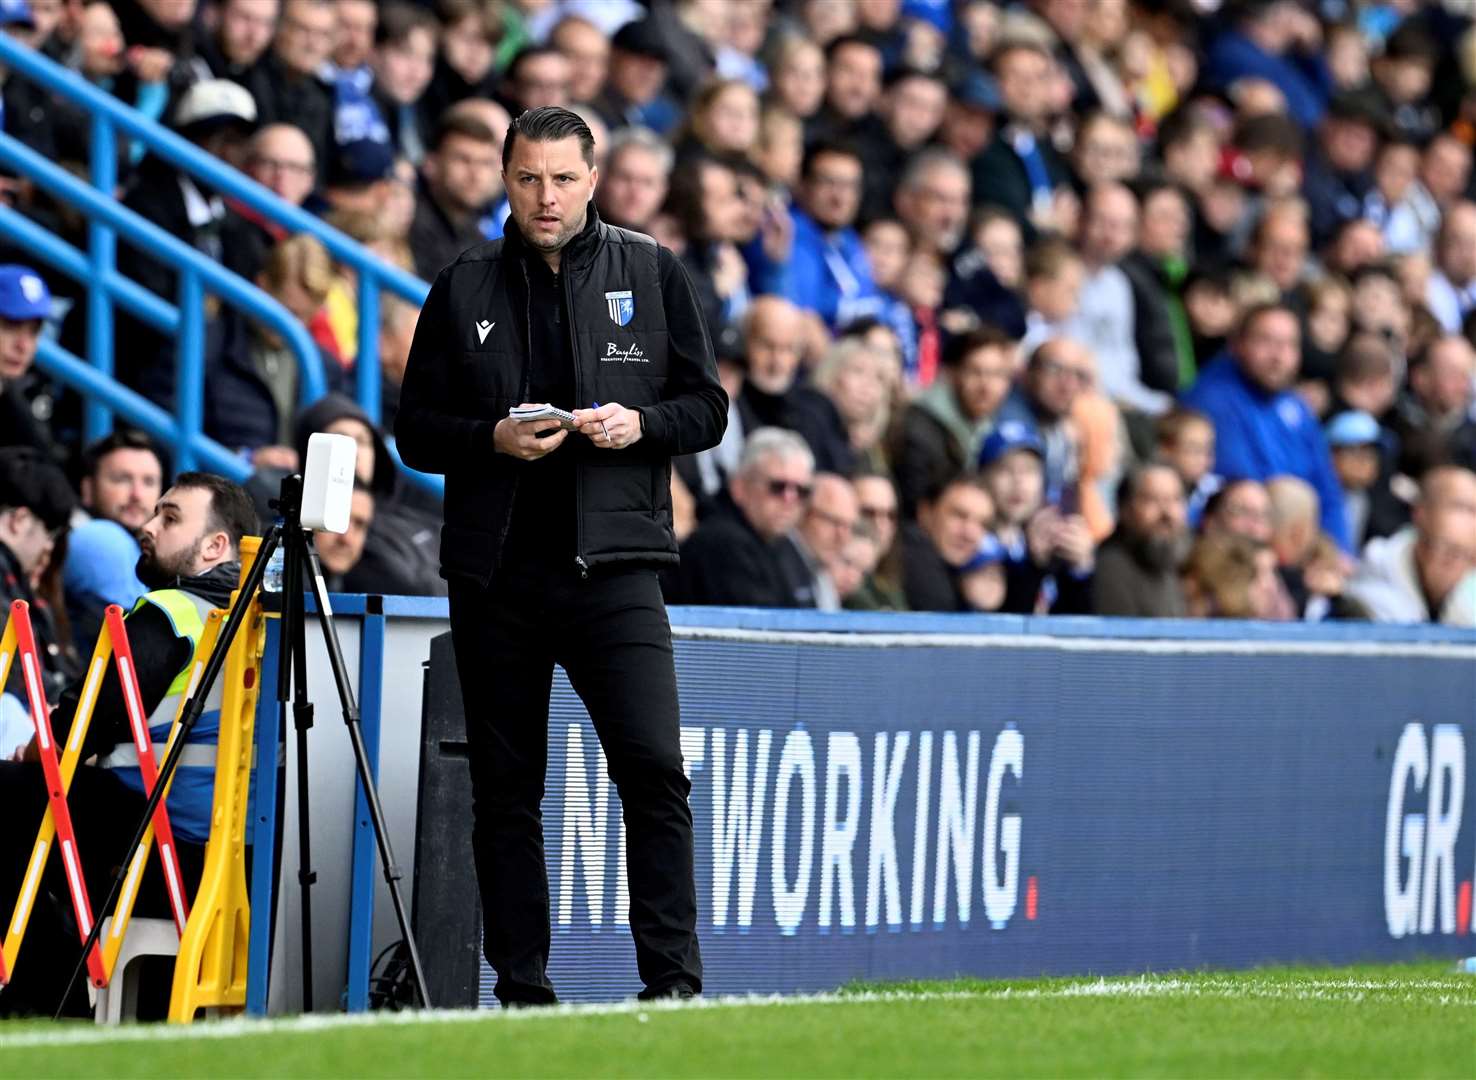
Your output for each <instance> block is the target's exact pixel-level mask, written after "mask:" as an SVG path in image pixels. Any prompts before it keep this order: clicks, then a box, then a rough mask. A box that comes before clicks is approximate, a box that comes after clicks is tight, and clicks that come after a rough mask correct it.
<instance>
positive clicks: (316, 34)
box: [247, 0, 338, 162]
mask: <svg viewBox="0 0 1476 1080" xmlns="http://www.w3.org/2000/svg"><path fill="white" fill-rule="evenodd" d="M337 30H338V14H337V12H336V11H335V10H334V5H333V4H330V3H326V2H325V0H287V2H286V3H285V4H283V5H282V19H281V22H280V23H279V24H278V26H277V36H276V38H275V39H273V41H272V50H271V52H269V53H267V55H266V56H264V57H262V58H261V61H260V62H259V63H258V64H257V65H256V67H255V68H253V69H252V71H251V78H250V82H249V83H247V89H248V90H250V91H251V96H252V97H254V98H256V108H257V111H258V113H259V114H260V116H261V122H262V123H263V124H292V125H294V126H295V127H299V128H301V129H302V130H303V131H304V132H306V133H307V137H308V139H309V140H310V141H311V142H312V144H313V156H314V157H315V158H316V159H317V160H318V161H323V162H327V161H332V160H333V87H332V85H331V84H329V83H328V82H326V81H325V80H324V79H323V77H322V75H321V72H322V71H323V66H324V65H325V64H326V63H327V62H328V58H329V57H330V56H331V55H332V54H333V43H334V40H335V35H336V34H337Z"/></svg>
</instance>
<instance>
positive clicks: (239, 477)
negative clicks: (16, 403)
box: [36, 339, 252, 483]
mask: <svg viewBox="0 0 1476 1080" xmlns="http://www.w3.org/2000/svg"><path fill="white" fill-rule="evenodd" d="M36 366H37V367H39V368H40V369H41V370H42V371H44V372H46V373H47V374H48V375H50V376H51V377H52V378H54V379H55V380H56V381H57V382H59V383H62V384H63V385H65V386H68V387H71V388H72V389H73V390H76V391H77V392H78V393H79V394H88V395H91V396H94V397H98V398H101V399H103V400H104V401H105V402H106V403H107V407H108V408H109V409H111V410H112V411H113V412H116V413H117V414H118V415H119V416H121V417H123V419H125V420H127V421H128V422H129V423H130V424H131V425H133V426H134V427H136V428H138V429H139V430H140V431H143V432H144V433H146V434H148V435H151V436H153V437H154V438H155V439H157V440H159V442H161V443H167V442H173V441H175V440H176V439H177V438H178V436H179V431H178V425H176V424H175V422H174V418H173V417H172V416H170V415H169V414H168V413H167V412H165V411H164V410H163V409H161V408H159V406H157V405H155V404H154V403H153V402H152V401H150V400H149V399H148V398H146V397H144V396H143V395H142V394H140V393H138V392H137V391H134V390H130V389H128V387H126V386H124V385H123V384H122V383H120V382H117V381H116V380H114V379H111V378H109V377H108V376H106V375H104V374H102V373H101V372H100V371H98V370H97V369H96V368H95V367H93V366H92V365H91V364H89V363H87V362H86V361H84V360H81V359H79V358H77V357H76V356H73V355H72V354H71V353H69V352H68V351H67V350H66V349H63V348H62V347H61V346H60V345H58V344H57V343H56V342H54V341H48V340H45V339H43V340H42V341H40V342H38V343H37V347H36ZM189 447H190V451H191V456H192V457H193V459H194V462H195V464H196V465H200V466H203V467H205V468H206V469H209V470H210V471H211V472H217V473H220V474H221V475H222V476H224V477H226V478H227V479H229V480H235V481H236V482H237V483H242V482H244V481H245V480H246V478H247V477H249V476H250V475H251V473H252V468H251V465H250V463H249V462H247V461H246V459H245V458H243V457H241V455H239V454H234V453H232V452H231V451H229V450H227V449H226V448H225V447H224V446H221V445H220V443H218V442H216V441H215V440H214V439H212V438H210V436H208V435H205V434H202V433H200V432H195V433H194V435H193V436H192V437H191V439H190V443H189Z"/></svg>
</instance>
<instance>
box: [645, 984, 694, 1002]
mask: <svg viewBox="0 0 1476 1080" xmlns="http://www.w3.org/2000/svg"><path fill="white" fill-rule="evenodd" d="M700 993H701V992H700V991H698V990H694V989H693V988H692V984H691V983H684V982H676V983H672V984H671V985H670V986H664V987H662V988H661V989H660V990H642V991H641V992H640V993H639V994H637V995H636V997H637V998H638V999H639V1000H641V1001H691V1000H692V999H693V998H696V997H699V996H700Z"/></svg>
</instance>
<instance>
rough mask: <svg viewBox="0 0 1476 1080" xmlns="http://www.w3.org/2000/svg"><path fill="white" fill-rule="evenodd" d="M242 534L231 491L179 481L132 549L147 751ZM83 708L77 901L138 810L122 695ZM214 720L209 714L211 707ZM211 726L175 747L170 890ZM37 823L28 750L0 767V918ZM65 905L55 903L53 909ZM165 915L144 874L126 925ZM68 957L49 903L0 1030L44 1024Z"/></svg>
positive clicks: (221, 600)
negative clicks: (142, 588)
mask: <svg viewBox="0 0 1476 1080" xmlns="http://www.w3.org/2000/svg"><path fill="white" fill-rule="evenodd" d="M255 531H256V513H255V511H254V509H253V508H252V505H251V500H250V498H249V497H248V496H247V494H246V492H245V491H244V490H242V488H241V487H240V486H239V485H237V484H233V483H232V482H231V481H229V480H225V479H223V478H221V477H219V476H215V475H213V474H210V473H200V472H187V473H181V474H180V475H179V477H178V478H176V480H175V483H174V486H173V487H171V488H170V489H169V490H168V491H166V492H165V493H164V496H163V497H162V498H161V499H160V500H159V503H158V505H157V506H156V507H155V508H154V512H153V516H151V517H150V518H149V519H148V521H146V522H145V523H144V525H143V528H142V530H141V534H140V538H141V543H142V545H143V554H142V555H141V556H140V558H139V561H138V575H139V577H140V578H141V579H142V580H143V582H144V584H145V585H147V586H148V587H149V589H150V591H149V592H148V593H146V594H145V595H144V596H143V598H142V599H141V600H139V602H138V605H137V606H136V607H135V608H134V609H133V610H132V611H131V612H130V613H129V615H128V617H127V619H126V621H125V625H126V627H127V629H128V641H129V644H130V646H131V647H132V651H133V656H134V661H135V671H136V674H137V677H138V690H139V696H140V699H141V702H142V705H143V709H144V712H145V714H146V715H147V717H148V724H149V731H150V734H151V736H152V739H153V743H154V746H155V747H161V746H163V745H164V741H165V739H166V737H167V736H168V733H169V729H170V727H171V725H172V724H173V722H174V716H175V713H176V711H177V710H178V708H179V706H180V704H181V699H182V698H183V697H184V696H185V692H186V687H187V684H188V675H189V670H190V664H191V662H192V661H193V659H194V656H195V650H196V648H197V647H198V646H199V643H200V639H201V637H202V636H203V634H204V629H205V623H206V619H207V617H208V615H209V613H210V611H211V610H212V609H214V608H224V607H226V606H227V605H228V604H229V603H230V596H231V592H232V590H234V589H235V588H236V586H237V585H238V583H239V580H240V576H241V566H240V562H239V557H240V556H239V552H240V544H241V538H242V537H243V536H245V535H247V534H249V533H254V532H255ZM84 689H85V684H84V683H83V681H82V680H77V681H75V682H73V683H72V684H71V685H70V686H69V687H68V688H67V689H66V690H65V692H63V693H62V695H61V698H60V701H59V703H58V704H57V706H56V708H55V709H54V710H53V712H52V715H51V726H52V734H53V736H54V737H55V739H56V741H57V743H62V742H64V741H65V740H66V738H67V734H68V732H69V731H70V730H71V726H72V722H73V718H74V716H75V715H76V712H77V708H78V702H79V701H80V700H81V698H82V697H83V692H84ZM96 692H97V704H96V706H95V708H94V711H93V714H92V722H91V724H90V725H89V727H88V729H87V736H86V739H85V740H84V742H83V744H82V757H83V759H87V758H92V757H96V758H97V759H98V760H97V763H96V764H89V765H82V766H80V767H79V768H78V770H77V773H76V776H75V777H74V779H73V782H72V788H71V791H70V793H69V794H68V796H67V804H68V806H69V807H70V809H71V813H72V824H73V827H74V828H75V829H76V832H77V846H78V848H79V850H80V852H81V856H82V869H83V873H84V876H85V878H86V880H87V883H88V886H89V890H90V891H92V894H93V896H94V897H96V896H97V895H98V890H101V889H102V888H103V887H104V886H105V884H106V883H107V881H108V880H109V879H110V878H111V876H112V874H113V872H114V868H115V867H116V866H118V865H119V864H120V863H121V861H122V859H123V857H124V855H125V854H126V852H127V847H128V843H129V841H130V840H131V839H132V837H133V832H134V829H135V827H136V825H137V823H138V818H139V815H140V814H141V813H142V811H143V807H144V803H145V797H144V787H143V778H142V776H141V775H140V773H139V768H138V754H137V751H136V750H135V749H134V743H133V737H132V735H131V733H130V729H129V726H128V718H127V715H128V714H127V711H126V709H125V708H124V701H123V689H122V686H121V685H120V683H119V681H118V676H117V671H116V669H115V668H114V667H113V666H112V665H109V666H108V668H107V671H106V673H105V674H104V675H103V678H102V681H101V683H100V685H99V686H98V687H97V690H96ZM214 708H216V709H218V708H219V702H218V699H217V700H216V701H215V703H214ZM218 731H219V725H218V724H211V723H208V722H201V723H200V724H198V725H196V727H195V729H194V730H193V731H192V732H191V733H190V735H189V737H188V738H187V739H186V741H185V750H184V757H183V758H182V759H181V764H180V768H179V772H177V773H176V774H175V780H174V785H173V787H172V788H171V789H170V795H169V800H168V805H169V816H170V820H171V823H172V824H173V826H174V836H175V840H176V844H177V850H178V854H179V861H180V867H181V869H182V870H183V872H184V877H185V881H184V886H185V888H186V889H187V890H192V889H193V888H194V885H195V883H196V882H197V881H198V880H199V876H200V870H201V867H202V865H203V861H204V844H205V841H206V840H207V839H208V838H209V835H210V811H211V804H212V800H213V797H214V776H215V743H216V737H217V734H218ZM45 809H46V784H45V782H44V780H43V778H42V776H41V766H40V764H39V756H38V754H37V750H36V746H35V742H34V740H32V742H30V743H28V744H27V745H25V746H24V747H23V748H22V749H21V751H20V752H19V753H18V754H17V755H16V760H15V761H4V762H0V821H4V822H6V823H7V828H4V829H0V910H4V911H10V910H12V908H13V907H14V904H15V899H16V896H17V893H18V892H19V889H20V886H21V877H22V874H23V873H24V871H25V868H26V859H27V856H28V855H29V853H30V848H31V841H32V837H33V835H34V834H33V833H32V831H31V830H32V828H33V827H34V826H35V825H37V824H39V823H40V821H41V816H42V814H43V813H44V811H45ZM40 895H41V896H43V897H45V896H54V897H66V896H67V885H66V883H65V880H64V879H63V878H62V876H61V867H60V865H59V864H58V863H57V862H56V861H55V860H53V862H52V865H51V866H50V868H49V870H48V876H47V877H46V878H45V879H44V880H43V884H42V887H41V890H40ZM63 903H65V901H63ZM167 910H168V905H167V901H166V900H165V893H164V882H163V877H162V875H161V874H160V873H159V871H158V868H157V865H156V864H155V863H154V862H152V861H151V862H150V864H149V867H148V870H147V871H146V872H145V876H144V879H143V883H142V886H141V891H140V893H139V898H138V903H137V905H136V907H135V909H134V912H135V914H138V915H159V914H163V913H164V912H166V911H167ZM76 953H77V933H76V930H75V929H71V928H69V917H68V915H67V914H64V913H63V912H62V911H60V910H58V908H57V907H56V906H55V905H54V904H53V903H52V902H51V901H50V900H49V899H47V900H42V901H41V902H39V903H37V904H36V905H35V907H34V909H33V911H32V916H31V925H30V930H29V934H28V936H27V938H26V950H25V952H24V953H23V954H22V956H21V963H19V964H18V965H17V966H16V970H15V973H14V977H13V978H12V980H11V982H10V984H9V985H8V986H6V987H4V988H0V1016H10V1015H26V1014H30V1013H42V1014H46V1015H50V1014H51V1013H52V1012H53V1011H54V1010H55V1009H56V1008H57V1006H58V1004H59V1003H60V1002H61V995H62V992H63V989H64V984H65V980H66V979H67V977H68V975H70V973H71V971H72V963H73V961H74V959H75V958H76ZM64 1012H65V1013H66V1014H67V1015H69V1016H86V1015H90V1009H89V1007H88V1004H87V993H86V990H85V988H84V987H83V986H82V985H81V984H80V983H78V984H77V985H76V986H75V987H74V988H73V994H72V996H71V997H70V998H68V999H67V1001H66V1002H65V1009H64Z"/></svg>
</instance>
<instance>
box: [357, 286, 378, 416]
mask: <svg viewBox="0 0 1476 1080" xmlns="http://www.w3.org/2000/svg"><path fill="white" fill-rule="evenodd" d="M379 317H380V316H379V276H378V275H377V274H374V273H371V272H370V270H369V268H368V267H360V269H359V355H358V358H357V359H356V360H355V361H354V364H355V365H356V367H355V377H356V379H357V381H358V385H357V387H356V388H355V389H357V390H358V398H359V407H360V408H362V409H363V410H364V411H365V412H366V413H368V414H369V419H370V420H373V421H374V423H376V424H378V423H379V422H380V414H379V380H380V374H379V371H380V368H379Z"/></svg>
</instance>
